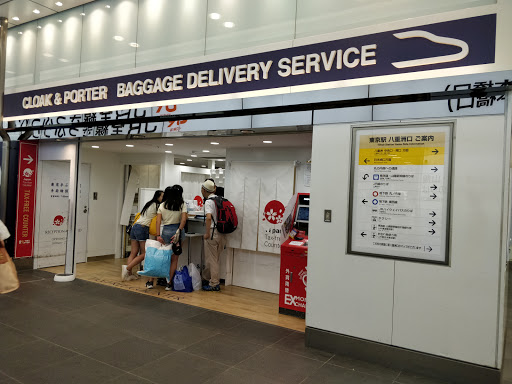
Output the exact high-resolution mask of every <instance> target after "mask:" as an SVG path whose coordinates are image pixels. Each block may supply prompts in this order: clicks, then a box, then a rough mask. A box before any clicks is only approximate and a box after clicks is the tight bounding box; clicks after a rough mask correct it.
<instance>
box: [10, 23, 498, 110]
mask: <svg viewBox="0 0 512 384" xmlns="http://www.w3.org/2000/svg"><path fill="white" fill-rule="evenodd" d="M495 42H496V14H490V15H484V16H477V17H472V18H467V19H460V20H452V21H446V22H441V23H434V24H428V25H422V26H415V27H412V28H406V29H400V30H394V31H387V32H381V33H375V34H370V35H366V36H356V37H350V38H345V39H340V40H334V41H328V42H322V43H316V44H309V45H302V46H297V47H293V48H287V49H282V50H276V51H269V52H264V53H258V54H252V55H246V56H239V57H233V58H229V59H223V60H215V61H207V62H203V63H197V64H192V65H186V66H181V67H174V68H169V69H162V70H155V71H150V72H143V73H138V74H131V75H126V76H118V77H113V78H106V79H101V80H95V81H86V82H81V83H75V84H69V85H63V86H58V87H50V88H42V89H38V90H32V91H27V92H20V93H12V94H8V95H6V96H5V107H4V115H5V117H6V119H7V120H20V119H22V118H23V116H37V115H43V114H48V113H55V112H64V111H68V112H71V111H73V112H78V111H84V110H87V111H88V112H91V111H95V110H97V109H100V108H101V109H102V110H103V111H104V110H105V108H108V107H117V108H114V109H120V108H119V107H120V106H123V105H130V108H133V107H134V105H136V104H138V105H143V104H146V106H152V105H156V104H157V103H161V104H166V103H169V102H170V101H173V100H174V101H176V100H183V99H195V100H196V101H197V100H199V98H202V97H205V96H219V95H228V94H241V93H244V94H245V93H247V92H252V91H262V90H270V89H276V88H286V87H292V86H299V85H309V84H319V83H328V82H336V81H343V80H351V79H361V78H368V77H375V76H383V75H394V74H402V73H408V72H417V71H426V70H433V69H443V68H452V67H463V66H470V65H480V64H490V63H494V61H495ZM169 104H173V103H169Z"/></svg>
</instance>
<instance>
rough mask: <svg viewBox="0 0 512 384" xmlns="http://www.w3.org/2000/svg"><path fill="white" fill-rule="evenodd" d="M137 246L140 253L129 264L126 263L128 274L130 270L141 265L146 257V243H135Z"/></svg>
mask: <svg viewBox="0 0 512 384" xmlns="http://www.w3.org/2000/svg"><path fill="white" fill-rule="evenodd" d="M137 246H138V248H139V251H140V253H139V256H137V257H135V258H134V259H133V260H132V261H131V263H128V265H127V266H126V268H127V269H128V272H129V273H130V274H131V273H132V268H133V267H135V266H136V265H137V264H140V263H142V261H143V260H144V258H145V257H146V242H145V241H138V242H137Z"/></svg>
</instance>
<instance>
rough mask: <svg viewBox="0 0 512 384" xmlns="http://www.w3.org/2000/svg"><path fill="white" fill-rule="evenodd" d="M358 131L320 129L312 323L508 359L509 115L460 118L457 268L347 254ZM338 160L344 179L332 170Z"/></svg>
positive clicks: (472, 356) (483, 361)
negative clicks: (504, 349) (503, 352)
mask: <svg viewBox="0 0 512 384" xmlns="http://www.w3.org/2000/svg"><path fill="white" fill-rule="evenodd" d="M483 127H485V130H483ZM350 133H351V132H350V125H348V124H333V125H325V126H315V128H314V134H313V142H314V149H313V182H314V185H313V188H312V191H311V197H312V200H311V205H312V206H311V216H310V218H311V223H310V243H309V259H308V283H309V284H308V304H307V317H306V324H307V326H309V327H314V328H318V329H323V330H328V331H332V332H336V333H340V334H344V335H349V336H355V337H359V338H363V339H368V340H374V341H379V342H384V343H387V344H392V345H395V346H399V347H403V348H408V349H413V350H417V351H421V352H426V353H429V354H434V355H438V356H445V357H449V358H453V359H457V360H462V361H466V362H471V363H475V364H480V365H485V366H490V367H500V365H501V361H500V359H499V353H498V350H499V348H501V346H500V344H501V342H500V341H499V337H498V331H499V330H498V323H499V317H500V312H501V310H502V309H503V308H500V305H501V306H503V300H502V301H501V303H502V304H500V295H503V294H504V288H503V287H504V278H505V277H504V276H505V275H504V273H503V271H502V269H503V268H504V267H505V259H506V251H505V250H503V249H502V248H501V247H500V245H501V243H502V238H501V237H502V236H507V230H504V231H503V232H502V223H503V222H505V223H506V218H505V219H503V218H504V216H506V215H508V212H504V199H503V196H505V198H507V197H508V180H506V176H505V174H506V173H505V171H507V172H508V164H509V160H508V154H506V153H505V151H504V145H503V143H504V142H507V143H508V141H505V135H506V130H505V119H504V117H503V116H482V117H468V118H459V119H457V120H456V123H455V131H454V149H453V160H452V161H453V173H452V188H453V189H452V202H451V215H452V216H451V217H452V219H451V231H450V252H451V253H450V266H434V265H428V264H420V263H412V262H404V261H393V260H386V259H377V258H370V257H363V256H357V255H347V254H346V245H347V221H348V200H349V188H350V186H349V183H350V152H351V148H350V137H351V136H350ZM332 164H336V165H337V168H336V177H333V173H332V172H326V171H325V170H327V169H332ZM505 167H506V168H507V169H505ZM504 182H506V183H507V184H506V185H505V189H503V188H504ZM324 209H332V223H324V222H323V211H324ZM505 225H506V224H505ZM500 267H501V268H500ZM501 299H502V297H501Z"/></svg>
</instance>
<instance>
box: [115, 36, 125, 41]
mask: <svg viewBox="0 0 512 384" xmlns="http://www.w3.org/2000/svg"><path fill="white" fill-rule="evenodd" d="M113 39H114V40H115V41H123V40H124V37H123V36H114V37H113Z"/></svg>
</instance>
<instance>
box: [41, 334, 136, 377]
mask: <svg viewBox="0 0 512 384" xmlns="http://www.w3.org/2000/svg"><path fill="white" fill-rule="evenodd" d="M44 341H46V342H48V343H49V344H53V345H55V346H57V347H60V348H63V349H65V350H67V351H68V352H71V353H73V354H74V355H75V356H70V357H69V358H67V359H65V360H63V361H62V360H61V361H58V362H56V363H54V364H49V365H46V366H44V367H42V368H41V369H43V368H48V367H52V366H55V365H57V364H60V363H62V362H64V361H68V360H71V359H75V358H78V357H79V356H80V357H85V358H87V359H90V360H94V361H95V362H97V363H101V364H104V365H107V366H108V367H110V368H114V369H117V370H119V371H122V372H123V373H121V374H120V375H118V376H116V377H113V378H112V380H114V379H115V378H118V377H120V376H122V375H124V374H125V373H130V372H129V371H126V370H124V369H121V368H118V367H116V366H113V365H111V364H109V363H106V362H104V361H101V360H98V359H95V358H94V357H91V356H89V355H87V354H85V353H82V352H79V351H75V350H72V349H70V348H68V347H64V346H62V345H60V344H57V343H55V342H53V341H49V340H44ZM120 341H121V340H120ZM118 342H119V341H116V342H114V343H112V344H109V345H105V346H103V347H102V348H106V347H109V346H112V345H114V344H115V343H118ZM98 349H101V348H98ZM94 351H95V350H93V351H90V352H88V353H92V352H94ZM36 371H39V369H37V370H36ZM36 371H34V372H36Z"/></svg>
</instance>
